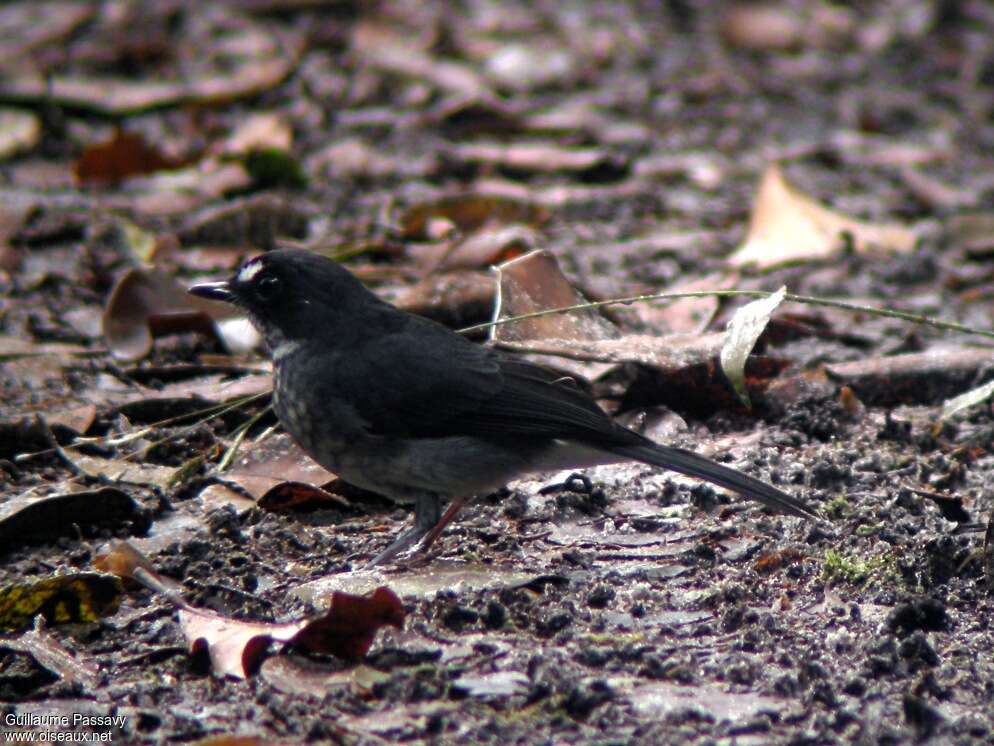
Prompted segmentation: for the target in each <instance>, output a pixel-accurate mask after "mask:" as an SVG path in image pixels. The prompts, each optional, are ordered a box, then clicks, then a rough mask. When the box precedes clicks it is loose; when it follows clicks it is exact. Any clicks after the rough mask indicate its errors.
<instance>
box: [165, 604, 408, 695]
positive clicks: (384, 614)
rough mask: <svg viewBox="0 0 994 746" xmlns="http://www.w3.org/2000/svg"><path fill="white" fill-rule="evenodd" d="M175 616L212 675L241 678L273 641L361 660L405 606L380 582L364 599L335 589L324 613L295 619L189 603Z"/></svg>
mask: <svg viewBox="0 0 994 746" xmlns="http://www.w3.org/2000/svg"><path fill="white" fill-rule="evenodd" d="M179 620H180V627H181V628H182V630H183V634H184V635H185V636H186V638H187V640H189V642H190V645H191V651H192V652H194V653H197V652H198V651H206V652H207V653H208V654H209V656H210V660H211V667H212V669H213V670H214V672H215V673H217V674H219V675H221V676H231V677H233V678H236V679H243V678H248V677H249V676H250V675H251V674H252V673H253V672H254V671H255V670H256V669H257V668H258V666H259V663H260V661H261V658H262V655H263V653H264V652H265V651H266V649H267V648H268V647H269V645H270V644H271V643H272V642H283V643H286V644H288V645H291V646H295V647H300V648H303V649H306V650H309V651H311V652H316V653H322V654H325V655H335V656H338V657H340V658H346V659H356V658H361V657H362V656H363V655H365V654H366V651H367V650H369V646H370V645H371V644H372V642H373V637H374V636H375V635H376V632H377V631H378V630H379V628H380V627H383V626H385V625H390V626H393V627H397V628H398V629H400V628H401V627H402V626H403V623H404V607H403V605H402V604H401V602H400V599H399V598H398V597H397V595H396V594H395V593H394V592H393V591H391V590H390V589H389V588H387V587H385V586H381V587H380V588H377V589H376V590H375V591H373V593H372V594H371V595H370V596H367V597H360V596H352V595H349V594H347V593H335V594H333V596H332V599H331V606H330V608H329V609H328V611H327V612H325V613H324V614H323V615H321V616H318V617H314V618H311V619H305V620H301V621H296V622H287V623H284V624H273V623H269V622H246V621H240V620H236V619H231V618H228V617H223V616H220V615H218V614H214V613H211V612H207V611H201V610H199V609H192V608H189V607H187V608H184V609H181V610H180V612H179Z"/></svg>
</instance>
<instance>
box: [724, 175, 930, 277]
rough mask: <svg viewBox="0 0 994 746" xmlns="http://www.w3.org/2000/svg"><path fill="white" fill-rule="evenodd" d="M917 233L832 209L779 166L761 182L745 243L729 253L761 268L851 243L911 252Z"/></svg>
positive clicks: (735, 261) (822, 255)
mask: <svg viewBox="0 0 994 746" xmlns="http://www.w3.org/2000/svg"><path fill="white" fill-rule="evenodd" d="M916 240H917V236H916V235H915V232H914V231H912V230H911V229H909V228H906V227H904V226H901V225H897V224H886V223H867V222H863V221H860V220H856V219H854V218H850V217H848V216H846V215H842V214H841V213H837V212H835V211H833V210H829V209H828V208H827V207H824V206H822V205H820V204H818V203H817V202H816V201H815V200H813V199H812V198H810V197H808V196H807V195H804V194H802V193H801V192H799V191H797V190H796V189H794V188H793V187H792V186H791V185H790V184H788V183H787V181H786V179H785V178H784V175H783V171H782V170H781V168H780V166H778V165H777V164H773V165H771V166H770V167H769V168H767V170H766V173H765V174H764V175H763V178H762V181H761V182H760V185H759V192H758V194H757V196H756V201H755V204H754V205H753V209H752V216H751V218H750V221H749V232H748V235H747V236H746V240H745V242H744V243H743V244H742V245H741V246H740V247H739V249H738V250H737V251H736V252H735V253H734V254H732V256H731V257H729V261H730V262H731V263H732V264H734V265H737V266H742V265H745V264H753V265H756V266H758V267H759V268H767V267H773V266H776V265H778V264H784V263H787V262H801V261H813V260H818V259H824V258H826V257H828V256H829V255H831V254H832V253H833V252H835V251H837V250H839V249H841V248H842V247H843V246H844V245H845V244H846V242H847V241H848V242H850V243H851V244H852V247H853V248H854V249H855V250H856V251H859V252H865V251H869V250H871V249H883V250H889V251H910V250H911V249H912V248H914V246H915V242H916Z"/></svg>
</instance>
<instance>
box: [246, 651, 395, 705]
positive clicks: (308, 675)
mask: <svg viewBox="0 0 994 746" xmlns="http://www.w3.org/2000/svg"><path fill="white" fill-rule="evenodd" d="M259 676H260V678H261V679H262V680H263V681H265V682H266V683H267V684H268V685H270V686H272V687H274V688H275V689H277V690H279V691H281V692H286V693H287V694H293V695H295V696H301V695H302V696H306V697H322V696H324V695H325V694H327V693H330V692H334V691H341V690H343V689H344V690H349V691H352V692H354V693H356V694H359V695H360V696H363V695H367V696H368V694H369V692H370V690H371V689H372V687H373V685H375V684H379V683H385V682H386V681H388V680H389V679H390V674H388V673H384V672H383V671H377V670H376V669H375V668H370V667H369V666H366V665H363V664H359V665H358V666H355V667H352V668H346V669H342V670H331V671H329V670H328V667H327V665H324V666H320V665H316V664H311V663H310V662H309V661H307V660H302V659H299V658H290V657H287V656H279V657H276V658H269V659H268V660H266V661H265V662H264V663H263V664H262V668H261V669H260V671H259Z"/></svg>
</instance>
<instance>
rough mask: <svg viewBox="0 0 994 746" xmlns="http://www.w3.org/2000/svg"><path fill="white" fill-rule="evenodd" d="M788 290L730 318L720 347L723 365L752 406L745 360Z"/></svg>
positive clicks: (730, 378)
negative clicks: (747, 388)
mask: <svg viewBox="0 0 994 746" xmlns="http://www.w3.org/2000/svg"><path fill="white" fill-rule="evenodd" d="M786 294H787V288H786V287H782V288H780V289H779V290H777V291H776V292H775V293H773V295H771V296H770V297H768V298H760V299H759V300H754V301H752V302H751V303H747V304H746V305H744V306H742V308H740V309H739V310H738V311H736V312H735V315H734V316H733V317H732V320H731V321H729V322H728V332H727V336H726V338H725V344H723V345H722V347H721V357H720V360H721V369H722V370H723V371H724V373H725V375H726V376H727V377H728V380H729V381H730V382H731V384H732V388H734V389H735V393H736V394H737V395H738V397H739V399H740V400H741V401H742V403H743V404H745V405H746V407H750V406H751V404H750V402H749V392H748V391H747V390H746V384H745V366H746V360H748V358H749V354H750V353H751V352H752V348H753V347H755V346H756V342H757V340H758V339H759V337H760V335H761V334H762V333H763V330H764V329H765V328H766V325H767V324H768V323H769V321H770V316H771V315H772V314H773V312H774V311H775V310H776V308H777V306H779V305H780V304H781V303H782V302H783V299H784V296H785V295H786Z"/></svg>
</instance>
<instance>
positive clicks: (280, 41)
mask: <svg viewBox="0 0 994 746" xmlns="http://www.w3.org/2000/svg"><path fill="white" fill-rule="evenodd" d="M61 5H65V4H61ZM46 7H47V6H46ZM51 12H52V13H53V14H54V13H56V11H54V10H53V11H51ZM227 17H228V16H225V15H224V14H216V15H215V16H213V17H210V15H209V14H208V15H206V16H204V15H201V16H200V17H199V18H198V19H197V28H196V29H195V33H196V35H197V41H192V40H191V39H190V38H189V36H187V37H185V38H183V39H182V40H179V39H177V40H176V41H175V43H176V45H177V47H178V48H180V49H181V50H189V51H187V52H185V53H186V54H190V55H196V57H197V60H196V64H194V61H193V60H190V61H189V62H188V63H187V64H181V65H180V67H181V68H189V69H191V71H192V74H190V75H189V77H184V78H176V79H163V78H161V77H159V76H156V75H143V76H136V77H135V78H134V79H130V78H125V77H109V76H105V75H99V74H94V73H92V72H87V73H86V74H65V75H61V74H57V75H51V76H45V75H43V74H41V73H40V72H37V71H31V72H28V73H25V74H21V75H11V76H3V77H0V97H3V98H8V99H17V100H21V101H27V102H32V103H45V102H47V103H49V104H53V103H54V104H59V105H63V106H69V107H72V108H74V109H83V110H86V111H92V112H99V113H101V114H104V115H107V116H114V117H117V116H122V115H125V114H132V113H136V112H142V111H147V110H149V109H154V108H162V107H166V106H175V105H177V104H181V103H187V104H195V103H199V104H203V105H208V104H219V103H223V102H227V101H235V100H238V99H240V98H244V97H247V96H254V95H257V94H259V93H262V92H263V91H267V90H269V89H270V88H272V87H274V86H276V85H278V84H279V83H280V82H282V81H283V80H284V79H285V78H286V77H287V76H288V75H289V74H290V73H291V72H292V71H293V70H294V69H295V68H296V66H297V62H298V59H299V57H300V53H301V52H302V50H303V46H304V45H303V38H302V37H301V36H300V35H298V34H294V33H292V32H290V31H288V30H287V29H285V28H275V27H273V26H270V27H268V28H265V27H263V26H262V25H261V24H259V23H252V22H248V21H246V20H245V19H244V18H243V17H242V16H241V15H240V14H239V15H238V16H237V18H238V20H237V21H236V23H237V24H238V26H237V27H235V28H226V27H224V25H223V24H224V23H225V19H226V18H227ZM184 30H188V29H182V30H180V32H179V33H183V31H184ZM198 42H200V43H198ZM201 43H202V44H201ZM239 44H242V48H243V49H245V50H246V51H245V52H243V53H240V54H238V55H234V56H233V55H232V54H231V53H230V52H229V51H227V50H235V49H238V45H239ZM215 45H217V46H220V45H223V48H219V49H217V50H213V49H211V47H212V46H215ZM214 59H216V60H217V61H216V62H215V63H213V65H212V66H211V67H205V65H204V64H202V63H203V61H205V60H214Z"/></svg>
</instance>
